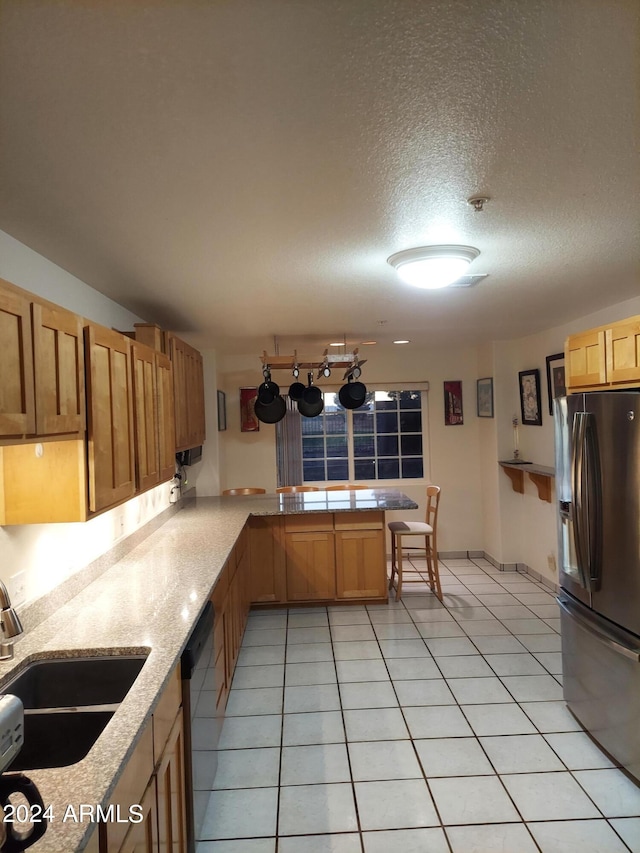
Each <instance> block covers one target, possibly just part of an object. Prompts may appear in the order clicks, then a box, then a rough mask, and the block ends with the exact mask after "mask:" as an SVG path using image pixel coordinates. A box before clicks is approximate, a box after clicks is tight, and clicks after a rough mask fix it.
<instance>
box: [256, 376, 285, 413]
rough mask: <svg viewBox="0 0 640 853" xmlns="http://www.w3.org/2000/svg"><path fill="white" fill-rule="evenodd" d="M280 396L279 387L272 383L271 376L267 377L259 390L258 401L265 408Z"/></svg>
mask: <svg viewBox="0 0 640 853" xmlns="http://www.w3.org/2000/svg"><path fill="white" fill-rule="evenodd" d="M279 394H280V388H279V386H278V385H277V384H276V383H275V382H272V381H271V374H270V373H268V374H266V375H265V380H264V382H263V383H262V385H260V386H259V388H258V401H259V402H260V403H262V404H263V405H264V406H269V405H270V404H271V403H273V401H274V400H275V399H276V397H277V396H278V395H279Z"/></svg>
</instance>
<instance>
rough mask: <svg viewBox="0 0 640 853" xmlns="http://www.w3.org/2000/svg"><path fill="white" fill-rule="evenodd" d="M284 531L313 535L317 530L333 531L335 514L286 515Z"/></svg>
mask: <svg viewBox="0 0 640 853" xmlns="http://www.w3.org/2000/svg"><path fill="white" fill-rule="evenodd" d="M284 529H285V530H286V532H287V533H301V532H308V533H313V532H314V531H316V530H333V513H332V512H305V513H302V514H300V515H286V516H285V518H284Z"/></svg>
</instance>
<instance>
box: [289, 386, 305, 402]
mask: <svg viewBox="0 0 640 853" xmlns="http://www.w3.org/2000/svg"><path fill="white" fill-rule="evenodd" d="M305 390H306V386H305V385H303V384H302V382H292V383H291V385H289V396H290V397H291V399H292V400H293V401H294V402H295V403H297V402H298V400H302V395H303V394H304V392H305Z"/></svg>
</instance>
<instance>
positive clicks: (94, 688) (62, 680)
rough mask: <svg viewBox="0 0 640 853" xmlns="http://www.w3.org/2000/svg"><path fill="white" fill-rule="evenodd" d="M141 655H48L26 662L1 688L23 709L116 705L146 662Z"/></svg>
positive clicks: (144, 657)
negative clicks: (10, 694) (20, 703)
mask: <svg viewBox="0 0 640 853" xmlns="http://www.w3.org/2000/svg"><path fill="white" fill-rule="evenodd" d="M146 659H147V658H146V656H145V655H114V656H110V657H88V658H50V659H47V660H39V661H34V663H31V664H28V666H26V667H25V668H24V669H23V670H22V671H21V672H20V673H19V674H18V675H16V676H15V677H14V678H13V679H11V681H8V682H7V683H6V684H5V685H4V686H3V687H2V688H1V690H2V693H12V694H13V695H14V696H17V697H18V699H20V700H21V701H22V704H23V705H24V707H25V710H29V709H44V708H82V707H85V706H87V705H118V704H119V703H120V702H122V700H123V699H124V697H125V696H126V695H127V693H128V692H129V689H130V688H131V686H132V684H133V682H134V681H135V680H136V678H137V676H138V675H139V673H140V670H141V669H142V667H143V666H144V663H145V661H146Z"/></svg>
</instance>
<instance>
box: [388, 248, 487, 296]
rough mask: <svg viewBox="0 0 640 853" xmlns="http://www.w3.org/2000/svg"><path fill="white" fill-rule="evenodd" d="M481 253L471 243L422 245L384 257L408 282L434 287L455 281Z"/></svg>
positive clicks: (424, 286)
mask: <svg viewBox="0 0 640 853" xmlns="http://www.w3.org/2000/svg"><path fill="white" fill-rule="evenodd" d="M479 254H480V251H479V250H478V249H474V247H473V246H422V247H420V248H418V249H406V250H405V251H403V252H396V253H395V255H391V257H390V258H387V262H388V263H389V264H391V266H392V267H393V268H394V269H395V270H396V272H397V273H398V275H399V277H400V278H401V279H402V280H403V281H405V282H406V283H407V284H412V285H413V286H414V287H422V288H426V289H429V290H434V289H436V288H438V287H447V286H448V285H449V284H453V282H454V281H457V280H458V279H459V278H460V277H461V276H462V275H464V273H465V272H466V270H467V267H468V266H469V264H470V263H471V261H473V260H474V258H477V257H478V255H479Z"/></svg>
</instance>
